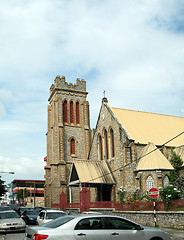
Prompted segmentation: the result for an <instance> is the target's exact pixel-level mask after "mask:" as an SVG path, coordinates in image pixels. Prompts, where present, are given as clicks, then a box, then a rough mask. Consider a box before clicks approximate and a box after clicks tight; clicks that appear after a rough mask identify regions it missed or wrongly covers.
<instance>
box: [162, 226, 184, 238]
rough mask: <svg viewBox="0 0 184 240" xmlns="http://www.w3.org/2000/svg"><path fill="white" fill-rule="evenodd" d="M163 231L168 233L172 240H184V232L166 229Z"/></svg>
mask: <svg viewBox="0 0 184 240" xmlns="http://www.w3.org/2000/svg"><path fill="white" fill-rule="evenodd" d="M161 229H162V230H164V231H165V232H168V233H169V236H170V237H171V239H172V240H183V239H184V230H175V229H165V228H161Z"/></svg>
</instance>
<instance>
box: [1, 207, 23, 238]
mask: <svg viewBox="0 0 184 240" xmlns="http://www.w3.org/2000/svg"><path fill="white" fill-rule="evenodd" d="M25 228H26V224H25V222H24V220H23V219H22V218H21V217H20V216H19V215H18V213H16V212H15V211H14V210H9V211H2V212H0V233H2V232H15V231H24V230H25Z"/></svg>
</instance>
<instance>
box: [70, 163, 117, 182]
mask: <svg viewBox="0 0 184 240" xmlns="http://www.w3.org/2000/svg"><path fill="white" fill-rule="evenodd" d="M80 183H87V184H92V185H96V184H111V185H113V184H115V181H114V178H113V175H112V173H111V171H110V169H109V167H108V165H107V163H106V162H105V161H103V160H101V161H89V160H75V161H73V165H72V170H71V174H70V182H69V185H70V186H72V185H73V186H74V185H75V186H76V185H79V184H80Z"/></svg>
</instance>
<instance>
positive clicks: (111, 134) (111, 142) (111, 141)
mask: <svg viewBox="0 0 184 240" xmlns="http://www.w3.org/2000/svg"><path fill="white" fill-rule="evenodd" d="M110 151H111V158H113V157H114V131H113V129H112V128H111V129H110Z"/></svg>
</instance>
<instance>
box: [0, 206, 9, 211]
mask: <svg viewBox="0 0 184 240" xmlns="http://www.w3.org/2000/svg"><path fill="white" fill-rule="evenodd" d="M7 210H11V208H10V207H9V206H0V211H7Z"/></svg>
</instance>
